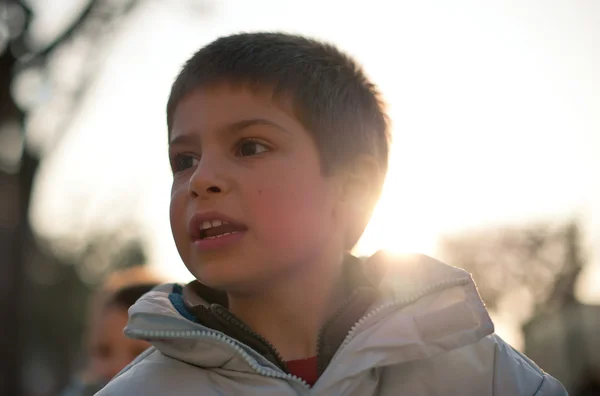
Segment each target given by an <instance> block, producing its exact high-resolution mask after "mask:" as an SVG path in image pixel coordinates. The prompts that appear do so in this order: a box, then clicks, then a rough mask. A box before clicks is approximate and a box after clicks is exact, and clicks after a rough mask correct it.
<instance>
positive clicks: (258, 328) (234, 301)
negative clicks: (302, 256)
mask: <svg viewBox="0 0 600 396" xmlns="http://www.w3.org/2000/svg"><path fill="white" fill-rule="evenodd" d="M321 261H324V262H321ZM326 261H328V262H326ZM342 262H343V257H341V256H340V257H337V258H335V259H329V260H317V261H314V262H311V263H310V264H307V265H299V266H297V267H296V269H295V270H293V271H291V272H288V273H286V274H285V275H282V276H281V277H280V278H278V279H277V280H276V281H274V282H273V283H274V286H272V287H271V286H270V287H269V288H265V289H268V290H262V291H260V292H258V293H253V294H244V295H236V294H229V295H228V301H229V310H230V311H231V312H232V313H233V314H235V315H236V316H237V317H239V318H240V319H241V320H243V321H244V322H245V323H246V324H247V325H248V326H250V328H252V330H254V331H255V332H257V333H258V334H260V335H261V336H263V337H265V338H266V339H267V340H269V342H270V343H271V344H273V346H274V347H275V348H276V349H277V351H278V352H279V354H280V355H281V356H282V358H283V359H284V360H286V361H289V360H296V359H305V358H309V357H312V356H316V354H317V342H318V340H317V338H318V333H319V330H320V328H321V326H322V325H323V323H324V322H325V320H326V319H327V317H328V316H329V315H330V314H331V312H332V311H333V309H335V307H336V305H337V302H338V300H341V298H343V297H342V296H341V288H340V287H338V285H339V283H340V279H341V270H342Z"/></svg>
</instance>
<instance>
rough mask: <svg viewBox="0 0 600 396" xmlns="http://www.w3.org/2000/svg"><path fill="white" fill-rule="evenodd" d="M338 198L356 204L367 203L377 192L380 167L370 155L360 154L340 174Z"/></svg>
mask: <svg viewBox="0 0 600 396" xmlns="http://www.w3.org/2000/svg"><path fill="white" fill-rule="evenodd" d="M341 176H342V177H341V189H340V194H341V196H340V199H341V200H342V201H343V202H352V203H353V204H356V205H358V206H363V204H368V203H369V201H371V200H372V199H373V197H376V196H377V195H378V194H377V193H376V192H375V189H377V188H379V177H380V169H379V165H378V164H377V161H375V159H374V158H373V157H371V156H360V157H358V158H357V159H356V161H355V162H354V165H353V166H352V168H350V169H348V170H347V171H346V172H345V173H344V174H343V175H341Z"/></svg>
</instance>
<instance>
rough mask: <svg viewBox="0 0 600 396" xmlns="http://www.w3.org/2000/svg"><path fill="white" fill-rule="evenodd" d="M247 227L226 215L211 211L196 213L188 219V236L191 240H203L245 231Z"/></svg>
mask: <svg viewBox="0 0 600 396" xmlns="http://www.w3.org/2000/svg"><path fill="white" fill-rule="evenodd" d="M247 229H248V227H246V226H245V225H243V224H240V223H238V222H236V221H234V220H233V219H230V218H227V217H226V216H224V215H222V214H220V213H216V212H212V213H201V214H200V213H198V214H196V215H194V216H193V217H192V219H191V221H190V230H189V232H190V236H191V237H192V240H193V241H194V242H195V241H204V240H211V239H219V238H223V237H226V236H229V235H234V234H238V233H241V232H243V231H246V230H247Z"/></svg>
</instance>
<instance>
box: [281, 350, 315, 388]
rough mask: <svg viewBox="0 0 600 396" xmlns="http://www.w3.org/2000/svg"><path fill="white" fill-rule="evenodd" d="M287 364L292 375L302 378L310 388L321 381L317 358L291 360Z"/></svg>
mask: <svg viewBox="0 0 600 396" xmlns="http://www.w3.org/2000/svg"><path fill="white" fill-rule="evenodd" d="M285 364H286V365H287V367H288V370H289V371H290V374H293V375H295V376H296V377H300V378H302V379H303V380H304V381H306V383H307V384H308V385H310V386H313V385H314V384H315V382H317V380H318V379H319V372H318V369H317V357H316V356H315V357H311V358H308V359H300V360H290V361H288V362H285Z"/></svg>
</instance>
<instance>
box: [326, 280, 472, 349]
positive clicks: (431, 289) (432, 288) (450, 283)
mask: <svg viewBox="0 0 600 396" xmlns="http://www.w3.org/2000/svg"><path fill="white" fill-rule="evenodd" d="M467 283H469V278H458V279H457V278H454V279H446V280H443V281H440V282H437V283H434V284H432V285H429V286H427V287H425V288H423V289H422V290H420V291H419V292H417V293H414V294H412V295H411V296H409V297H406V298H404V299H402V300H399V301H393V302H389V303H386V304H383V305H380V306H379V307H377V308H375V309H373V310H371V311H369V312H368V313H367V314H365V315H364V316H363V317H362V318H360V319H359V320H358V321H357V322H356V323H355V324H354V325H353V326H352V327H351V328H350V330H349V331H348V334H347V335H346V338H345V339H344V341H343V342H342V344H341V345H340V347H339V348H338V353H339V352H340V351H341V350H342V349H344V348H345V347H346V346H347V345H348V344H349V343H350V341H352V339H353V338H354V337H355V336H356V334H357V333H358V331H359V330H360V328H361V326H363V325H364V324H365V323H366V322H367V321H368V320H369V319H371V318H373V317H374V316H375V315H380V314H382V313H383V312H385V311H388V310H389V311H392V310H396V309H398V308H403V307H406V306H408V305H410V304H412V303H414V302H415V301H417V300H419V299H421V298H423V297H425V296H427V295H428V294H431V293H436V292H438V291H441V290H444V289H447V288H449V287H455V286H464V285H466V284H467ZM338 353H336V355H337V354H338ZM332 360H333V359H332Z"/></svg>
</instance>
